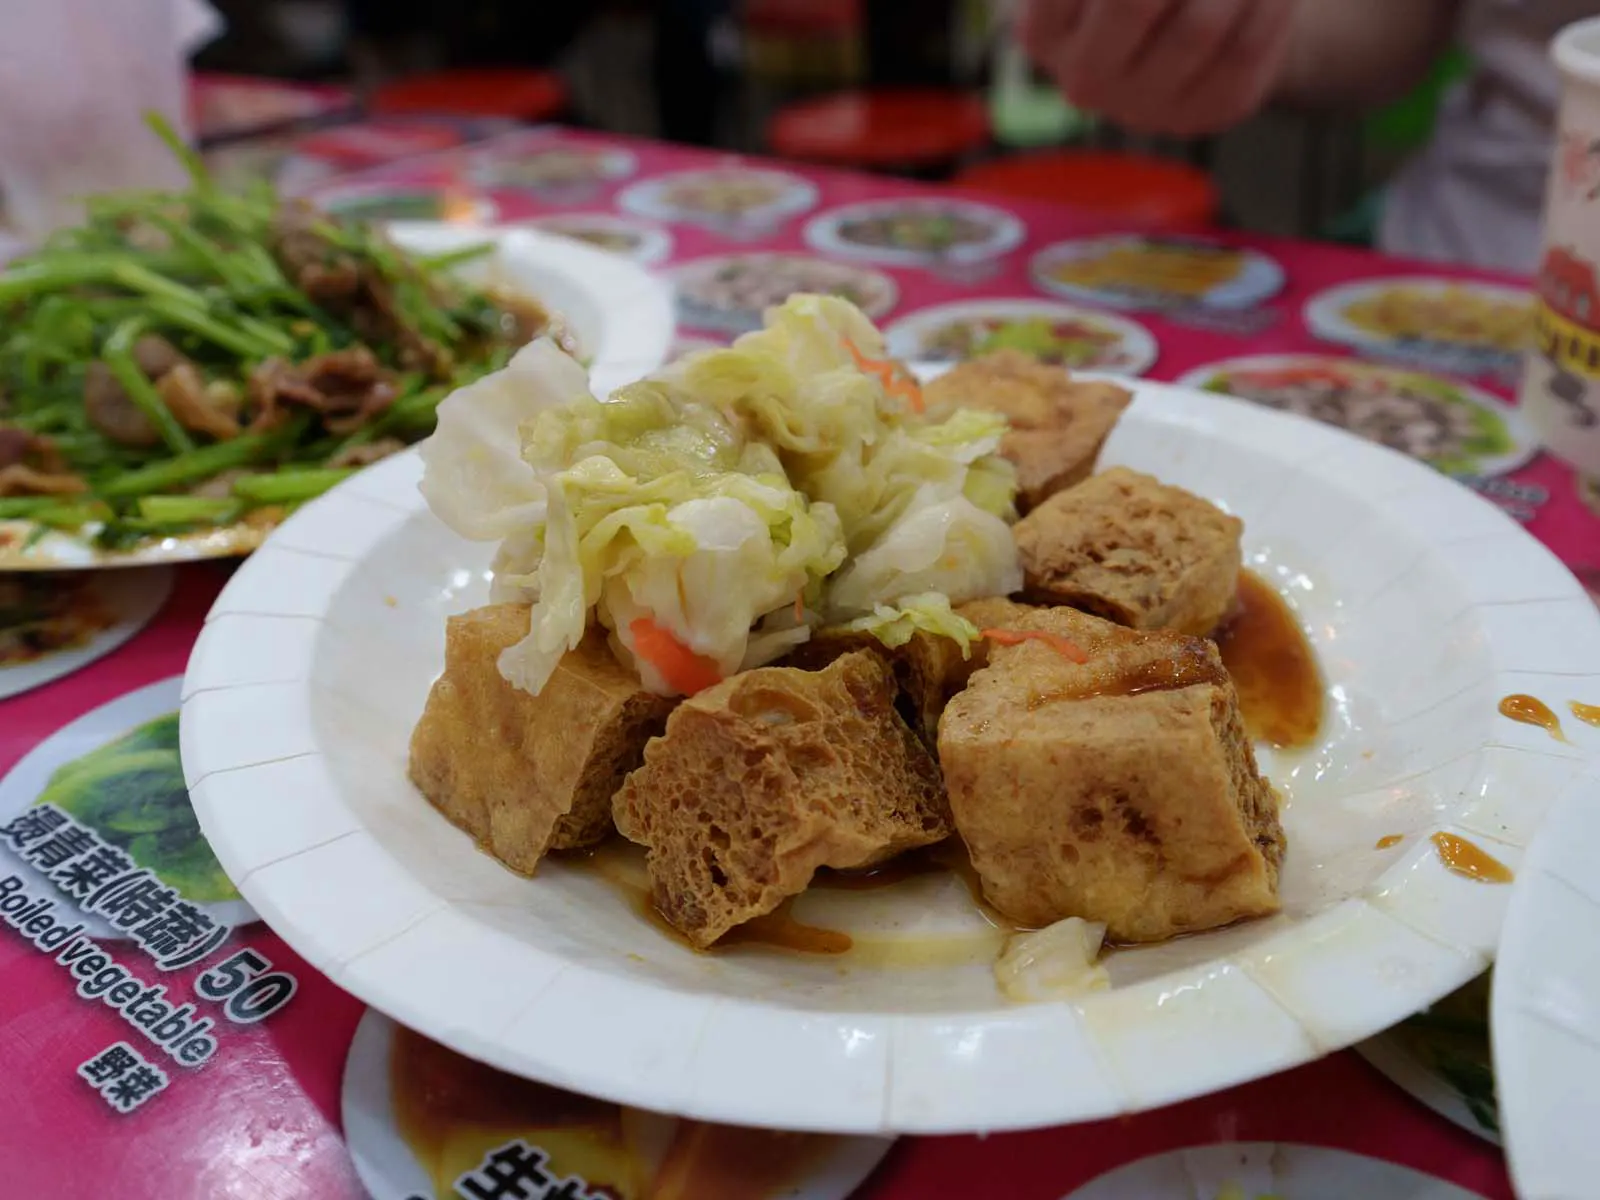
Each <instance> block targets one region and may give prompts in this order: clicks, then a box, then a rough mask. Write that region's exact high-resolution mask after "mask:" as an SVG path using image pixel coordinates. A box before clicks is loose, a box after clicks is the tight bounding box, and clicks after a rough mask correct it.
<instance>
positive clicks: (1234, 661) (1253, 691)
mask: <svg viewBox="0 0 1600 1200" xmlns="http://www.w3.org/2000/svg"><path fill="white" fill-rule="evenodd" d="M1216 643H1217V649H1218V650H1220V651H1221V652H1222V662H1223V665H1224V666H1226V667H1227V668H1228V674H1229V675H1231V676H1232V677H1233V684H1234V688H1235V690H1236V691H1237V692H1238V693H1239V711H1240V713H1241V714H1242V715H1243V717H1244V724H1245V728H1246V729H1248V730H1249V731H1250V735H1251V736H1252V737H1255V738H1258V739H1260V740H1261V741H1264V742H1269V743H1271V744H1272V745H1274V746H1277V747H1279V748H1280V749H1293V748H1295V747H1298V746H1307V745H1310V744H1311V743H1312V742H1313V741H1315V740H1316V737H1317V733H1318V731H1319V730H1321V728H1322V709H1323V687H1322V673H1321V671H1319V670H1318V669H1317V659H1316V655H1315V654H1314V653H1313V651H1312V649H1311V643H1310V642H1309V641H1308V640H1307V639H1306V635H1305V632H1304V631H1303V630H1302V629H1301V628H1300V623H1299V622H1298V621H1297V620H1296V619H1295V615H1294V612H1293V610H1292V609H1290V607H1289V606H1288V604H1286V603H1285V602H1284V600H1283V597H1281V596H1279V595H1278V593H1277V591H1276V590H1275V589H1274V588H1273V587H1272V585H1271V584H1269V583H1267V582H1266V581H1265V580H1264V579H1262V578H1261V577H1260V576H1258V575H1256V574H1254V573H1253V572H1250V571H1242V572H1240V574H1239V596H1238V600H1237V603H1236V604H1235V608H1234V613H1233V615H1232V616H1230V617H1229V618H1228V620H1227V621H1225V622H1224V623H1223V625H1222V627H1221V628H1220V629H1218V630H1217V633H1216Z"/></svg>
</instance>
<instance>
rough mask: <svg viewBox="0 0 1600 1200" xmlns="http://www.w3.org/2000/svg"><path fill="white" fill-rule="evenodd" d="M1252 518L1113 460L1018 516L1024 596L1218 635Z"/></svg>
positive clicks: (1125, 621) (1134, 622) (1130, 621)
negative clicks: (1244, 520) (1246, 524)
mask: <svg viewBox="0 0 1600 1200" xmlns="http://www.w3.org/2000/svg"><path fill="white" fill-rule="evenodd" d="M1243 531H1244V524H1243V523H1242V522H1241V521H1240V520H1239V519H1238V518H1237V517H1234V516H1230V515H1229V514H1227V513H1225V512H1223V511H1222V510H1221V509H1220V508H1218V507H1217V506H1216V505H1214V504H1211V503H1210V502H1208V501H1206V500H1202V499H1201V498H1200V497H1199V496H1195V495H1192V494H1191V493H1189V492H1186V491H1184V490H1183V489H1182V488H1175V487H1169V486H1167V485H1166V484H1164V483H1162V482H1160V481H1159V480H1157V479H1153V478H1151V477H1150V476H1149V475H1141V474H1140V473H1139V472H1137V471H1130V470H1128V469H1127V468H1126V467H1113V468H1112V469H1111V470H1109V471H1103V472H1101V473H1100V474H1098V475H1095V476H1093V477H1092V478H1090V479H1088V480H1086V481H1084V482H1083V483H1080V484H1079V485H1078V486H1077V487H1075V488H1071V489H1069V490H1068V491H1065V492H1061V493H1060V494H1058V495H1056V496H1052V497H1051V498H1050V499H1049V500H1048V501H1046V502H1045V503H1044V504H1042V505H1040V506H1039V507H1038V508H1036V509H1035V510H1034V511H1033V512H1031V513H1029V514H1028V515H1027V516H1026V517H1024V518H1023V519H1022V520H1021V521H1019V522H1017V524H1016V527H1015V529H1014V531H1013V532H1014V534H1015V537H1016V540H1017V556H1018V558H1019V559H1020V560H1021V563H1022V570H1023V575H1024V579H1025V583H1024V594H1025V595H1026V596H1027V598H1028V599H1029V600H1032V601H1033V602H1035V603H1037V604H1047V605H1056V604H1062V605H1070V606H1071V607H1073V608H1080V609H1083V610H1084V611H1085V612H1090V613H1094V614H1095V615H1096V616H1101V617H1105V618H1107V619H1108V620H1112V621H1115V622H1117V623H1118V624H1119V625H1127V626H1129V627H1130V628H1133V629H1171V630H1176V631H1177V632H1179V633H1192V634H1209V633H1211V632H1212V631H1213V630H1214V629H1215V628H1216V627H1217V626H1218V625H1219V624H1220V623H1221V621H1222V618H1223V617H1224V616H1226V615H1227V612H1228V610H1229V607H1230V606H1231V605H1232V604H1233V600H1234V596H1235V595H1236V594H1237V592H1238V586H1239V567H1240V565H1241V551H1240V546H1239V537H1240V534H1241V533H1243Z"/></svg>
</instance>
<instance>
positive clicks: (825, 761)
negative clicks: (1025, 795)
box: [612, 651, 950, 948]
mask: <svg viewBox="0 0 1600 1200" xmlns="http://www.w3.org/2000/svg"><path fill="white" fill-rule="evenodd" d="M894 699H895V683H894V674H893V671H892V670H891V668H890V666H889V664H888V663H887V662H886V661H885V660H884V659H883V658H882V657H881V656H880V655H878V654H874V653H871V652H868V651H857V652H854V653H850V654H846V655H844V656H843V657H842V658H839V659H837V660H835V661H834V662H833V663H831V664H829V665H828V666H827V667H826V668H825V669H823V670H821V671H802V670H798V669H796V668H793V667H763V668H759V669H757V670H754V671H745V672H743V673H741V674H738V675H734V676H732V677H730V678H728V679H726V680H724V681H723V682H722V683H720V684H717V685H716V686H715V687H712V688H709V689H707V690H706V691H703V692H701V693H700V694H699V695H696V696H694V697H692V698H690V699H688V700H686V701H684V702H683V703H682V704H681V705H679V706H678V709H677V711H675V712H674V713H673V714H672V717H671V718H670V719H669V720H668V721H667V729H666V732H665V733H664V734H663V735H662V736H661V737H658V738H656V739H654V740H653V741H651V743H650V744H649V745H648V746H647V747H645V752H644V765H643V766H642V767H640V768H639V769H638V770H636V771H635V772H634V773H633V774H632V775H630V776H628V780H627V783H626V784H624V785H623V787H622V790H621V791H619V792H618V793H617V795H616V798H615V800H614V801H613V804H612V809H613V815H614V817H615V819H616V825H617V829H618V830H619V831H620V832H621V833H622V835H623V836H624V837H626V838H628V839H629V840H630V841H634V842H638V843H639V844H641V845H643V846H645V847H647V848H648V849H649V854H648V855H647V859H646V861H647V865H648V868H649V873H650V883H651V892H652V899H653V901H654V903H655V906H656V908H657V910H658V911H660V913H661V914H662V915H663V916H664V917H666V919H667V920H668V921H669V922H671V924H672V925H673V926H674V927H675V928H676V929H678V930H679V931H680V932H681V933H683V934H684V936H685V937H687V938H688V939H689V941H690V942H691V943H693V944H694V945H695V946H698V947H701V948H704V947H707V946H710V945H712V944H713V943H714V942H716V940H717V939H718V938H720V937H721V936H722V935H723V934H725V933H727V932H728V931H729V930H730V929H732V928H734V927H735V926H737V925H741V924H743V923H744V922H746V921H749V920H751V919H753V918H755V917H759V916H762V915H764V914H766V913H770V912H771V911H772V910H773V909H775V908H777V907H778V905H779V904H781V903H782V902H783V901H784V900H785V899H787V898H788V897H790V896H794V895H797V894H799V893H800V892H802V891H804V890H805V888H806V886H807V885H808V884H809V883H810V882H811V876H812V875H813V873H815V872H816V870H817V869H818V868H819V867H835V868H840V869H851V868H858V867H868V866H872V865H873V864H875V863H878V862H882V861H883V860H885V859H887V858H891V857H893V856H894V855H896V854H898V853H900V852H901V851H903V850H910V849H913V848H914V847H917V846H927V845H931V844H933V843H934V842H939V841H943V840H944V839H945V838H946V837H948V836H949V834H950V817H949V808H948V806H947V805H946V803H945V798H944V787H943V784H942V783H941V781H940V779H939V768H938V766H937V765H936V764H935V763H934V761H933V757H932V756H931V755H930V754H929V752H928V750H927V748H926V747H924V746H923V744H922V743H921V742H920V741H918V740H917V738H916V736H915V735H914V734H913V733H912V732H911V730H910V729H909V728H908V727H907V725H906V723H905V722H904V721H903V720H901V718H900V716H899V714H897V713H896V712H895V708H894Z"/></svg>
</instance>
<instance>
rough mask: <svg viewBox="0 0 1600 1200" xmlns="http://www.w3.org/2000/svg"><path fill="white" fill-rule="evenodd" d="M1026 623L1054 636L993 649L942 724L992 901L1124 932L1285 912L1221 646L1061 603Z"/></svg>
mask: <svg viewBox="0 0 1600 1200" xmlns="http://www.w3.org/2000/svg"><path fill="white" fill-rule="evenodd" d="M1014 631H1015V632H1017V633H1020V634H1032V635H1033V636H1034V637H1040V636H1041V635H1042V640H1019V641H1017V644H1015V645H1010V646H1006V645H1004V644H1000V645H995V646H993V647H992V648H991V650H990V654H989V665H988V667H986V668H985V669H984V670H982V671H979V672H978V673H977V674H975V675H974V676H973V677H972V680H971V682H970V683H968V685H967V687H966V689H965V690H964V691H962V692H961V693H960V694H959V695H957V696H956V697H955V698H954V699H952V700H951V701H950V704H949V705H948V707H946V709H945V712H944V717H943V718H942V720H941V721H940V724H939V758H940V763H941V765H942V766H943V768H944V775H945V786H946V788H947V789H948V794H949V798H950V809H951V815H952V817H953V819H954V821H955V825H956V829H957V831H958V832H959V833H960V834H961V836H962V838H963V839H964V840H965V841H966V844H967V848H968V850H969V851H970V852H971V855H972V864H973V866H974V868H976V870H977V872H978V875H979V878H980V879H981V880H982V882H983V891H984V895H985V897H986V898H987V899H988V901H989V902H990V903H991V904H992V905H994V907H995V908H996V909H998V910H999V911H1000V912H1002V913H1004V914H1005V915H1006V916H1008V917H1010V918H1011V919H1012V920H1014V921H1017V922H1018V923H1019V924H1022V925H1025V926H1029V927H1042V926H1045V925H1049V924H1051V923H1052V922H1054V921H1059V920H1062V919H1063V918H1066V917H1082V918H1084V919H1086V920H1090V921H1103V922H1104V923H1105V924H1106V927H1107V930H1108V936H1109V937H1110V938H1111V939H1112V940H1114V941H1123V942H1151V941H1159V940H1161V939H1163V938H1168V937H1173V936H1176V935H1178V934H1182V933H1192V932H1195V931H1197V930H1202V929H1212V928H1215V927H1217V926H1219V925H1226V924H1228V923H1229V922H1232V921H1236V920H1239V919H1241V918H1245V917H1257V916H1262V915H1264V914H1267V913H1272V912H1276V911H1277V909H1278V895H1277V888H1278V869H1279V866H1280V864H1281V862H1282V859H1283V852H1284V837H1283V830H1282V828H1281V827H1280V825H1279V823H1278V804H1277V797H1276V795H1275V794H1274V793H1273V790H1272V787H1271V785H1269V784H1268V783H1267V781H1266V780H1265V779H1263V778H1262V777H1261V774H1260V772H1259V771H1258V770H1257V768H1256V760H1255V754H1254V752H1253V750H1252V748H1251V746H1250V742H1249V740H1248V738H1247V736H1246V734H1245V731H1244V726H1243V724H1242V723H1241V721H1240V718H1239V706H1238V701H1237V698H1236V697H1235V695H1234V690H1233V684H1232V682H1231V681H1230V680H1229V679H1228V675H1227V672H1226V671H1225V670H1224V669H1223V666H1222V661H1221V659H1220V658H1219V657H1218V655H1217V651H1216V647H1215V646H1213V645H1212V644H1211V643H1210V642H1208V641H1206V640H1204V639H1201V638H1191V637H1185V636H1182V635H1179V634H1172V633H1136V632H1133V631H1130V630H1127V629H1123V628H1121V627H1119V626H1116V625H1112V624H1110V623H1108V622H1106V621H1102V620H1100V619H1098V618H1096V617H1092V616H1088V615H1086V614H1084V613H1080V612H1076V611H1073V610H1071V609H1060V608H1058V609H1048V610H1046V609H1041V610H1036V611H1034V612H1033V613H1030V614H1025V615H1021V616H1019V617H1017V619H1016V621H1015V625H1014ZM1062 638H1064V639H1067V641H1068V642H1070V643H1071V645H1070V646H1068V647H1067V649H1069V650H1070V649H1072V648H1074V647H1076V648H1078V649H1081V650H1082V651H1083V653H1084V654H1085V655H1086V656H1087V661H1086V662H1081V663H1080V662H1075V661H1073V659H1072V658H1070V657H1068V656H1067V654H1066V653H1063V650H1062V643H1060V642H1059V641H1052V640H1050V639H1062ZM1008 640H1012V639H1008Z"/></svg>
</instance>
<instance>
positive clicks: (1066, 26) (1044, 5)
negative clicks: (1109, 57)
mask: <svg viewBox="0 0 1600 1200" xmlns="http://www.w3.org/2000/svg"><path fill="white" fill-rule="evenodd" d="M1086 2H1087V0H1026V2H1025V3H1024V4H1023V6H1022V11H1021V13H1020V14H1018V17H1017V24H1016V34H1017V41H1018V42H1019V43H1020V44H1021V46H1022V48H1023V50H1024V51H1025V52H1026V53H1027V55H1028V57H1030V58H1031V59H1033V61H1034V62H1036V63H1038V64H1039V65H1040V66H1041V67H1043V68H1044V69H1046V70H1049V71H1055V70H1057V69H1058V68H1059V67H1060V65H1061V63H1060V60H1061V58H1062V56H1063V54H1065V53H1066V50H1067V47H1068V45H1069V43H1070V39H1071V36H1072V33H1073V30H1074V29H1076V28H1077V25H1078V22H1079V19H1080V18H1081V17H1082V15H1083V9H1084V6H1085V4H1086Z"/></svg>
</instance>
